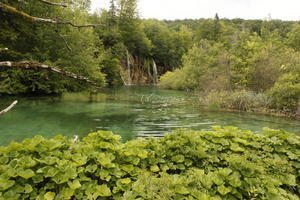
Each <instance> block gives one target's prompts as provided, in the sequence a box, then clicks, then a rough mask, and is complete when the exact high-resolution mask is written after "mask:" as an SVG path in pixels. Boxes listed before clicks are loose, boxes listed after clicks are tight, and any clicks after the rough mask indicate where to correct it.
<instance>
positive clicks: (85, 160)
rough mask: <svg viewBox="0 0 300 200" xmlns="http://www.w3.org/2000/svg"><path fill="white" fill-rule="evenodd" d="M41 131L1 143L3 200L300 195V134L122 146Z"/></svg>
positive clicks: (217, 133)
mask: <svg viewBox="0 0 300 200" xmlns="http://www.w3.org/2000/svg"><path fill="white" fill-rule="evenodd" d="M119 140H120V137H119V136H117V135H113V134H112V133H111V132H103V131H100V132H97V133H91V134H89V135H88V136H87V137H85V138H83V139H82V140H79V141H77V142H73V141H72V139H68V138H66V137H63V136H57V137H55V138H53V139H45V138H43V137H41V136H36V137H34V138H32V139H26V140H24V141H23V142H22V143H16V142H13V143H11V144H10V145H9V146H7V147H1V148H0V174H1V175H0V199H5V200H6V199H128V200H130V199H293V200H294V199H295V200H296V199H299V198H300V188H299V185H300V174H299V170H300V165H299V161H300V157H299V155H300V151H299V145H300V138H299V136H296V135H294V134H292V133H288V132H284V131H277V130H272V129H264V130H263V131H261V132H258V133H255V134H254V133H252V132H250V131H242V130H239V129H237V128H235V127H224V128H221V127H218V126H216V127H213V128H212V130H211V131H204V130H202V131H189V130H178V131H174V132H173V133H171V134H167V135H166V136H165V137H163V138H161V139H153V138H152V139H151V138H150V139H135V140H132V141H129V142H127V143H125V144H123V143H121V142H120V141H119Z"/></svg>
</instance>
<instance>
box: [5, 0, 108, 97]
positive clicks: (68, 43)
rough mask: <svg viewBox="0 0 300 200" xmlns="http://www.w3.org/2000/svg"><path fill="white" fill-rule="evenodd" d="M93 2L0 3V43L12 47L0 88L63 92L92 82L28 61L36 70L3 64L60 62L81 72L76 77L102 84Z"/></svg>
mask: <svg viewBox="0 0 300 200" xmlns="http://www.w3.org/2000/svg"><path fill="white" fill-rule="evenodd" d="M88 4H89V1H79V0H74V1H72V3H70V2H67V3H53V2H49V1H44V0H40V1H38V2H37V1H33V0H27V1H26V2H23V1H22V2H8V1H4V2H3V3H0V11H1V12H0V17H1V19H3V20H1V21H0V26H1V27H2V28H1V30H0V48H1V47H2V48H3V47H6V48H8V50H7V51H1V52H0V61H2V66H5V68H3V67H2V68H1V70H0V79H1V80H2V84H1V86H0V93H9V94H18V93H60V92H62V91H65V90H69V91H78V90H83V89H85V87H86V86H87V85H82V84H80V83H78V81H72V80H70V79H65V78H64V77H63V76H61V75H59V73H58V74H53V73H52V72H50V71H51V70H50V71H49V70H48V71H44V70H43V71H41V70H39V69H41V68H37V67H34V66H33V67H30V66H27V68H31V69H30V70H26V71H24V70H22V69H13V68H11V66H9V65H4V64H5V63H14V64H15V66H16V65H22V64H24V62H23V61H26V63H27V65H28V64H29V63H31V64H34V63H45V64H46V65H47V66H58V67H59V68H60V69H61V70H62V71H64V72H70V73H73V74H75V75H76V76H73V77H85V78H86V80H91V82H93V83H96V82H97V83H98V85H99V86H103V85H104V77H103V74H102V73H100V68H101V66H100V65H99V62H100V60H99V58H96V57H95V56H94V52H95V44H96V43H97V38H96V37H95V35H94V31H93V29H92V28H93V27H95V26H96V25H93V24H90V23H89V19H88V16H89V14H88V7H87V6H88ZM28 13H29V14H28ZM75 13H76V15H75ZM35 16H39V17H35ZM12 19H13V20H12ZM60 19H64V20H60ZM74 27H76V28H77V29H76V28H74ZM5 61H13V62H5ZM34 68H35V69H34ZM48 69H50V68H48ZM52 71H53V70H52ZM60 74H66V73H60ZM81 80H82V79H81ZM91 82H90V83H91ZM86 83H87V82H86Z"/></svg>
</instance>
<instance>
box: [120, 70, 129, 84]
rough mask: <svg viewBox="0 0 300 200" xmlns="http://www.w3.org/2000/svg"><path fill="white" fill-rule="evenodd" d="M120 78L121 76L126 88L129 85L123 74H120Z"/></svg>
mask: <svg viewBox="0 0 300 200" xmlns="http://www.w3.org/2000/svg"><path fill="white" fill-rule="evenodd" d="M120 76H121V79H122V81H123V84H124V85H125V86H126V85H128V83H126V81H125V79H124V77H123V76H122V72H121V73H120Z"/></svg>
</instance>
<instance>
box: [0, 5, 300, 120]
mask: <svg viewBox="0 0 300 200" xmlns="http://www.w3.org/2000/svg"><path fill="white" fill-rule="evenodd" d="M8 6H11V8H14V9H15V10H13V11H12V10H10V9H8V8H6V7H8ZM89 6H90V2H89V1H80V0H78V1H72V3H71V4H70V5H68V6H61V5H54V6H53V5H52V6H49V5H47V4H45V3H44V2H43V1H36V0H34V1H28V2H27V3H22V2H10V1H3V2H2V3H1V7H0V8H1V13H0V14H1V19H3V20H1V22H0V23H1V27H2V28H1V37H0V48H1V51H0V59H1V61H3V62H4V61H14V62H24V61H29V62H38V63H43V64H47V65H50V66H56V67H58V68H60V69H62V70H65V71H69V72H72V73H74V74H77V75H80V76H83V77H87V78H88V79H90V80H92V82H93V83H96V84H91V83H89V82H85V81H83V83H84V84H81V83H82V80H81V81H80V80H79V81H77V80H74V79H73V80H72V78H66V77H65V76H63V75H61V74H57V73H53V72H51V70H40V69H36V68H37V67H36V66H34V64H32V63H31V64H30V63H29V65H31V67H28V68H29V69H28V70H24V67H23V69H20V66H19V67H15V68H12V67H8V66H6V65H5V63H3V62H2V65H1V74H0V77H1V86H0V93H1V94H53V93H56V94H57V93H62V92H65V91H82V90H87V89H89V90H93V89H95V87H94V88H93V87H92V88H91V87H90V86H96V87H98V88H99V87H100V88H101V87H112V86H118V85H133V84H134V85H136V84H138V85H142V84H157V83H158V81H159V83H158V84H159V86H161V87H163V88H170V89H177V90H187V91H197V92H199V93H201V94H202V98H201V99H200V100H199V101H200V103H201V104H209V106H210V107H216V108H227V109H237V110H246V111H253V110H254V111H258V112H259V111H270V112H274V111H275V112H279V113H283V114H287V115H299V112H300V107H299V97H300V75H299V74H300V68H299V67H300V63H299V59H300V57H299V50H300V39H299V38H300V24H299V23H298V22H296V21H293V22H292V21H290V22H289V21H281V20H272V19H265V20H243V19H232V20H229V19H220V18H219V16H218V14H216V15H215V16H214V17H213V18H211V19H198V20H188V19H187V20H175V21H158V20H155V19H148V20H145V19H141V18H140V17H139V13H138V12H137V9H136V8H137V2H136V1H135V0H123V1H116V2H115V1H114V0H112V1H111V6H110V8H109V9H108V10H102V11H98V12H95V13H90V12H89ZM22 12H23V13H25V14H28V16H33V17H39V18H44V19H54V21H55V20H56V22H58V23H47V22H46V23H45V22H42V21H40V22H39V21H34V20H33V21H32V20H31V19H30V18H28V17H24V15H22ZM20 13H21V14H20ZM61 22H62V23H61ZM66 22H67V23H66ZM68 23H69V24H68ZM74 25H75V26H74ZM78 25H79V26H78ZM80 25H90V26H86V27H85V26H80ZM28 41H30V43H28ZM19 64H20V63H19ZM21 65H22V64H21ZM23 66H24V63H23ZM158 77H159V78H158ZM208 102H209V103H208Z"/></svg>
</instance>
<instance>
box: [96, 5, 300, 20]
mask: <svg viewBox="0 0 300 200" xmlns="http://www.w3.org/2000/svg"><path fill="white" fill-rule="evenodd" d="M91 1H92V10H96V9H99V8H100V9H101V8H108V7H109V1H110V0H91ZM138 2H139V3H138V10H139V13H140V16H141V17H142V18H145V19H148V18H156V19H169V20H174V19H199V18H213V17H214V16H215V14H216V13H218V15H219V17H220V18H229V19H232V18H242V19H267V18H269V16H271V19H281V20H300V0H138Z"/></svg>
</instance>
